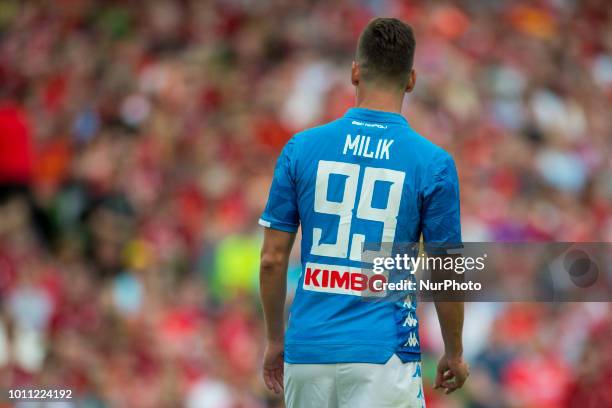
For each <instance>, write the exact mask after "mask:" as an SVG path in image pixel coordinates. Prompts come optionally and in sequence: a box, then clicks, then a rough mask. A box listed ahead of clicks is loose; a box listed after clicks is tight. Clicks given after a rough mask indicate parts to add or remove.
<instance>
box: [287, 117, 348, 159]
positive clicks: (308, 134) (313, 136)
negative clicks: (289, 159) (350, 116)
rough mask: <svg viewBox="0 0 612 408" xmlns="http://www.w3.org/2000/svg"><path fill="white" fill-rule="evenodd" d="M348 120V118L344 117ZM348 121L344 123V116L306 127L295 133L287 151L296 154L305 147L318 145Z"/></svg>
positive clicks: (288, 142) (289, 141)
mask: <svg viewBox="0 0 612 408" xmlns="http://www.w3.org/2000/svg"><path fill="white" fill-rule="evenodd" d="M344 122H346V119H344ZM345 124H346V123H343V118H339V119H336V120H334V121H331V122H328V123H324V124H322V125H319V126H315V127H311V128H308V129H304V130H302V131H300V132H297V133H295V134H294V135H293V136H292V137H291V138H290V139H289V140H288V141H287V144H286V145H285V151H286V152H287V153H290V154H295V153H297V152H299V151H301V150H302V149H303V148H304V147H308V146H311V145H313V144H314V145H316V144H318V143H320V142H321V141H322V140H325V139H326V138H327V137H329V135H331V134H335V133H336V132H337V131H338V129H340V128H342V127H343V126H344V125H345Z"/></svg>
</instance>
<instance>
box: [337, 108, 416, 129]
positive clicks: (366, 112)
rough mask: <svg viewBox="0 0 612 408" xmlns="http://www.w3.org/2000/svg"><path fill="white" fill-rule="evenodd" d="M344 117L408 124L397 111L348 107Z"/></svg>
mask: <svg viewBox="0 0 612 408" xmlns="http://www.w3.org/2000/svg"><path fill="white" fill-rule="evenodd" d="M344 117H345V118H349V119H357V120H364V121H368V122H376V123H397V124H399V125H405V126H408V121H407V120H406V119H405V118H404V117H403V116H402V115H400V114H399V113H395V112H385V111H379V110H373V109H366V108H350V109H349V110H347V111H346V113H345V114H344Z"/></svg>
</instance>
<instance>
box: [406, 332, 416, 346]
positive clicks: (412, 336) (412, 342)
mask: <svg viewBox="0 0 612 408" xmlns="http://www.w3.org/2000/svg"><path fill="white" fill-rule="evenodd" d="M418 345H419V339H417V336H416V334H414V332H412V333H410V334H409V335H408V341H406V344H404V346H409V347H416V346H418Z"/></svg>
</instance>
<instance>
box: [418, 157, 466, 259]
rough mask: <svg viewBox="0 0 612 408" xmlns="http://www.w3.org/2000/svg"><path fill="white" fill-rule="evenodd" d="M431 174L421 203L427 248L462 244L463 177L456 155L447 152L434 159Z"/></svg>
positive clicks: (455, 246)
mask: <svg viewBox="0 0 612 408" xmlns="http://www.w3.org/2000/svg"><path fill="white" fill-rule="evenodd" d="M430 174H431V177H430V178H429V182H428V183H427V185H426V186H425V188H424V191H423V202H422V206H421V231H422V233H423V240H424V241H425V248H426V249H427V248H429V249H431V248H440V247H442V248H460V247H462V242H461V216H460V206H459V180H458V178H457V169H456V168H455V162H454V161H453V159H452V157H451V156H450V155H449V154H448V153H446V152H444V154H443V155H442V156H441V157H440V158H439V159H438V160H436V161H435V162H434V164H433V168H432V171H431V173H430Z"/></svg>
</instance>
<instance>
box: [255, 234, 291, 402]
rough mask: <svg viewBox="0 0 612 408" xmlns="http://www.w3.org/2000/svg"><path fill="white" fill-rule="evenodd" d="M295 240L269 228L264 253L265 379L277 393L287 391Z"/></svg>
mask: <svg viewBox="0 0 612 408" xmlns="http://www.w3.org/2000/svg"><path fill="white" fill-rule="evenodd" d="M294 240H295V233H289V232H284V231H279V230H275V229H270V228H266V229H265V231H264V243H263V248H262V250H261V262H260V268H259V286H260V297H261V303H262V305H263V311H264V320H265V325H266V341H267V344H266V351H265V356H264V367H263V371H264V372H263V375H264V382H265V383H266V386H267V387H268V388H269V389H270V390H273V391H274V392H276V393H280V392H281V391H282V389H283V352H284V338H285V316H284V313H285V297H286V294H287V266H288V264H289V255H290V254H291V248H292V246H293V241H294Z"/></svg>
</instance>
